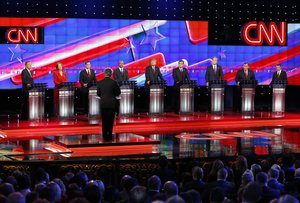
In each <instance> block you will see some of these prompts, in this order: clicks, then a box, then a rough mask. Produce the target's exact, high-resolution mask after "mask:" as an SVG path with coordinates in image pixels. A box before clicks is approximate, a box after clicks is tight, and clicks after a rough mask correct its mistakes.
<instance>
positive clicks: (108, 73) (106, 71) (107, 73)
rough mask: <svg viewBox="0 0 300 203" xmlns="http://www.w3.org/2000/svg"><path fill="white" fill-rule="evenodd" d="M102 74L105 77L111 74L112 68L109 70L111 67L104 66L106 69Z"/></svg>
mask: <svg viewBox="0 0 300 203" xmlns="http://www.w3.org/2000/svg"><path fill="white" fill-rule="evenodd" d="M104 75H105V77H111V75H112V70H111V68H106V69H105V70H104Z"/></svg>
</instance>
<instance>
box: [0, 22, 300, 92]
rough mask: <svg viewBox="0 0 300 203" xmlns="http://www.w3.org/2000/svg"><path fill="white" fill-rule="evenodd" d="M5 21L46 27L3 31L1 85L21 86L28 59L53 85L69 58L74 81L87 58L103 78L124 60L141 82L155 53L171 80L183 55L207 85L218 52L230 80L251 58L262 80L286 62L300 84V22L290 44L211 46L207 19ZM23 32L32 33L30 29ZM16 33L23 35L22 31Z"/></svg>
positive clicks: (38, 79)
mask: <svg viewBox="0 0 300 203" xmlns="http://www.w3.org/2000/svg"><path fill="white" fill-rule="evenodd" d="M0 26H1V29H0V31H1V30H2V31H3V30H7V28H8V27H23V28H24V27H39V32H40V33H39V35H38V36H31V38H32V39H33V37H39V39H38V42H37V44H24V42H22V41H21V42H20V43H15V44H7V43H6V42H5V36H6V37H7V31H6V32H5V33H1V36H0V37H1V42H2V44H0V54H1V57H0V88H1V89H10V88H20V87H21V85H20V84H21V77H20V72H21V70H22V69H23V67H24V62H25V61H28V60H30V61H32V64H33V67H34V69H33V74H34V78H35V79H34V81H35V82H46V83H47V84H48V86H49V87H53V75H52V71H53V70H54V69H55V64H56V63H57V62H62V63H63V66H64V68H65V70H66V71H67V75H68V81H71V82H76V81H78V77H79V72H80V70H81V69H83V68H84V62H85V61H87V60H89V61H91V64H92V67H93V68H94V69H95V70H96V72H97V78H98V79H101V78H103V70H104V68H106V67H112V68H115V67H116V66H117V64H118V60H123V61H124V63H125V66H126V67H127V68H128V70H129V75H130V80H136V81H137V82H138V85H140V86H141V85H143V84H144V79H145V78H144V72H145V67H146V66H147V65H149V63H150V60H151V59H152V58H156V59H157V64H158V66H159V67H160V68H161V71H162V73H163V76H164V78H165V79H166V80H167V83H168V85H172V84H173V79H172V69H173V68H174V67H176V66H177V62H178V60H180V59H183V60H184V61H185V65H186V67H187V68H188V70H189V73H190V76H191V79H193V80H197V83H198V85H204V84H205V81H204V75H205V69H206V67H207V66H208V65H209V64H210V63H211V58H212V57H213V56H217V57H218V58H219V64H220V65H221V66H223V71H224V73H225V79H227V80H228V82H229V84H232V85H233V84H235V82H234V78H235V73H236V71H237V70H238V69H240V68H241V66H242V64H243V62H245V61H247V62H249V64H250V67H251V68H252V69H253V70H254V71H255V75H256V78H257V80H258V81H259V83H260V84H269V83H270V79H271V77H272V72H273V71H275V67H274V63H276V62H281V63H282V66H283V69H284V70H286V71H287V72H288V77H289V83H290V84H294V85H299V84H300V68H299V61H300V24H288V25H287V33H288V34H287V35H288V37H287V46H246V45H245V46H241V45H240V46H231V45H208V26H209V23H208V22H206V21H166V20H119V19H63V18H0ZM23 30H24V29H23ZM32 30H33V29H32ZM27 34H28V33H27ZM20 35H22V33H21V34H20ZM23 35H24V36H25V37H26V33H25V34H24V33H23ZM12 36H13V37H14V40H16V39H18V35H17V33H15V35H12ZM24 36H23V39H24ZM27 37H28V36H27ZM29 37H30V36H29Z"/></svg>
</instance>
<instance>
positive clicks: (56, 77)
mask: <svg viewBox="0 0 300 203" xmlns="http://www.w3.org/2000/svg"><path fill="white" fill-rule="evenodd" d="M62 73H63V74H62V75H60V73H59V71H58V70H55V71H53V80H54V84H55V86H57V85H60V84H61V83H63V82H67V73H66V72H65V71H63V72H62Z"/></svg>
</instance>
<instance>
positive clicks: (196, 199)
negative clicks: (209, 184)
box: [187, 190, 201, 203]
mask: <svg viewBox="0 0 300 203" xmlns="http://www.w3.org/2000/svg"><path fill="white" fill-rule="evenodd" d="M187 193H189V194H190V196H191V197H192V202H195V203H201V195H200V193H199V192H198V191H196V190H189V191H187Z"/></svg>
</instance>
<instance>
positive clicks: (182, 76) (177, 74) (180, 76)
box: [172, 67, 190, 85]
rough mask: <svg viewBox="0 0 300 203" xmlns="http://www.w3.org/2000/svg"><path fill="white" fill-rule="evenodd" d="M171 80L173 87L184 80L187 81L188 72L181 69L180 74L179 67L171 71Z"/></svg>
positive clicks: (188, 78)
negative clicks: (172, 80)
mask: <svg viewBox="0 0 300 203" xmlns="http://www.w3.org/2000/svg"><path fill="white" fill-rule="evenodd" d="M172 75H173V79H174V85H177V84H180V82H183V81H185V80H187V81H189V80H190V76H189V72H188V70H187V69H186V68H183V70H182V72H181V71H180V69H179V67H177V68H175V69H173V73H172Z"/></svg>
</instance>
